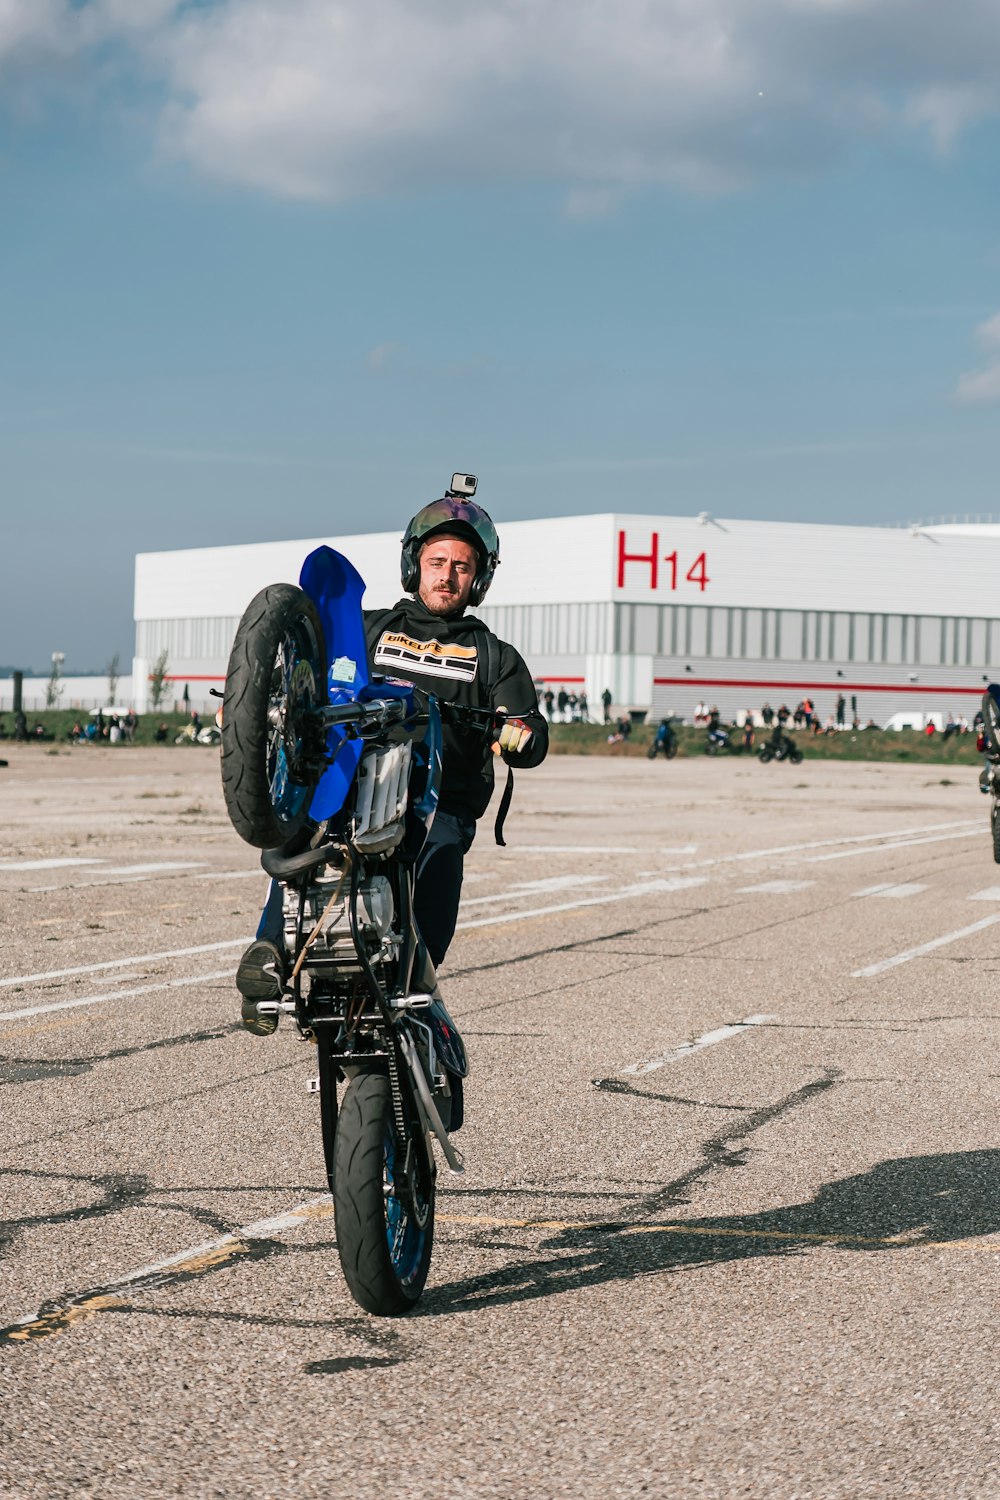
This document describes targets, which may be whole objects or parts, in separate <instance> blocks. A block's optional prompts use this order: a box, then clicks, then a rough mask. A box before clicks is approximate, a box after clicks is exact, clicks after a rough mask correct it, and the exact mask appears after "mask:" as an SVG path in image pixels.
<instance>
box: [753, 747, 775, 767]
mask: <svg viewBox="0 0 1000 1500" xmlns="http://www.w3.org/2000/svg"><path fill="white" fill-rule="evenodd" d="M757 759H758V760H759V761H760V762H761V764H762V765H765V766H766V765H767V763H768V761H769V760H773V759H774V751H773V750H772V749H771V747H770V745H763V746H762V747H761V749H760V750H758V751H757Z"/></svg>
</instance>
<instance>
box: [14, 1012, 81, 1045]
mask: <svg viewBox="0 0 1000 1500" xmlns="http://www.w3.org/2000/svg"><path fill="white" fill-rule="evenodd" d="M93 1020H94V1017H93V1016H74V1018H73V1020H72V1021H46V1022H45V1023H44V1025H41V1026H18V1027H17V1028H16V1029H15V1030H14V1031H5V1032H3V1039H4V1041H6V1040H7V1038H8V1037H9V1036H35V1035H37V1033H38V1032H39V1031H59V1030H60V1029H61V1028H62V1027H63V1026H86V1024H87V1022H88V1021H93Z"/></svg>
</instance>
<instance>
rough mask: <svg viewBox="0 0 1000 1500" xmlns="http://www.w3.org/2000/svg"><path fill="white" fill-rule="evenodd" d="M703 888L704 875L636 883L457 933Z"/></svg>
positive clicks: (480, 921) (480, 922)
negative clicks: (615, 902) (616, 902)
mask: <svg viewBox="0 0 1000 1500" xmlns="http://www.w3.org/2000/svg"><path fill="white" fill-rule="evenodd" d="M707 884H708V876H707V875H705V876H701V877H697V876H691V877H690V878H688V879H686V880H685V879H680V878H675V879H670V880H645V881H639V882H637V883H636V884H635V885H626V886H623V887H622V889H621V890H617V891H607V892H605V894H604V895H603V896H582V897H581V898H580V900H579V901H562V902H560V903H559V905H558V906H533V907H531V908H530V910H528V911H511V912H503V913H501V914H500V915H499V916H496V917H477V918H476V919H475V920H474V921H472V922H459V924H458V930H459V931H463V930H468V929H469V928H470V927H498V926H500V925H501V924H502V923H506V922H527V921H528V920H529V918H531V917H547V916H551V915H554V914H555V913H556V912H561V911H575V910H576V909H577V908H578V907H582V906H606V905H607V904H608V903H609V902H612V901H630V900H634V899H635V898H636V897H637V896H658V895H668V894H669V893H670V892H672V891H687V890H692V889H693V888H694V887H695V886H698V885H707ZM470 904H471V903H470Z"/></svg>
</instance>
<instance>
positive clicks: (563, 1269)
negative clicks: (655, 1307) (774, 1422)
mask: <svg viewBox="0 0 1000 1500" xmlns="http://www.w3.org/2000/svg"><path fill="white" fill-rule="evenodd" d="M998 1231H1000V1151H962V1152H953V1153H949V1154H947V1155H941V1156H904V1157H897V1158H895V1159H894V1160H891V1161H884V1162H879V1164H878V1165H877V1166H875V1167H873V1168H872V1169H871V1171H869V1172H863V1173H861V1174H860V1175H859V1176H857V1177H845V1178H842V1179H840V1180H839V1181H837V1182H830V1183H826V1184H825V1185H824V1186H823V1187H821V1188H820V1190H819V1191H818V1192H817V1193H816V1195H815V1197H813V1198H811V1199H810V1200H809V1201H808V1203H796V1204H792V1205H791V1206H790V1207H787V1208H777V1209H770V1210H768V1211H766V1212H764V1213H758V1214H745V1215H737V1216H734V1217H729V1218H707V1219H684V1220H678V1219H674V1220H672V1221H670V1222H668V1223H660V1224H642V1223H606V1224H583V1225H580V1226H579V1227H578V1228H577V1227H571V1228H567V1229H562V1230H560V1231H559V1233H558V1234H556V1235H553V1236H552V1237H551V1238H549V1239H546V1240H544V1241H543V1242H542V1245H541V1246H540V1250H541V1251H542V1252H544V1253H543V1254H536V1257H535V1258H534V1259H531V1260H527V1261H520V1262H518V1263H517V1264H515V1265H508V1266H506V1267H504V1269H503V1270H499V1271H494V1272H490V1273H489V1274H487V1275H483V1276H470V1277H468V1278H466V1279H465V1280H462V1281H453V1282H448V1283H446V1284H445V1285H443V1286H437V1287H434V1288H433V1290H431V1291H428V1292H427V1293H425V1296H424V1300H423V1302H422V1303H421V1306H420V1308H419V1309H418V1312H417V1316H421V1315H423V1316H430V1317H433V1316H435V1315H436V1316H440V1315H442V1314H446V1313H454V1312H464V1311H471V1310H473V1309H474V1308H481V1307H491V1306H493V1307H497V1306H503V1305H504V1304H507V1303H513V1302H526V1301H531V1300H533V1299H535V1298H538V1297H551V1296H555V1295H557V1294H559V1293H561V1292H569V1291H575V1290H576V1289H577V1288H580V1287H592V1286H601V1285H605V1284H607V1283H610V1282H616V1281H623V1282H624V1281H632V1280H634V1279H636V1278H638V1277H641V1276H653V1275H660V1274H663V1273H665V1272H668V1271H681V1270H684V1269H685V1268H686V1267H689V1266H705V1265H712V1264H720V1263H725V1262H727V1261H737V1260H752V1259H755V1258H757V1257H763V1256H787V1255H801V1254H803V1253H804V1252H805V1251H807V1250H812V1249H816V1248H817V1247H818V1246H820V1245H834V1246H836V1247H837V1248H839V1249H842V1250H847V1251H852V1252H859V1251H860V1252H863V1253H867V1254H871V1253H873V1252H878V1253H880V1254H899V1253H900V1252H902V1251H906V1250H910V1249H913V1248H915V1247H917V1246H920V1245H930V1244H950V1243H954V1242H956V1241H959V1240H966V1239H974V1238H975V1237H976V1236H978V1235H987V1234H996V1233H997V1232H998ZM479 1243H480V1244H482V1245H483V1246H485V1247H487V1248H488V1246H489V1243H490V1241H489V1238H488V1237H487V1238H484V1239H482V1240H480V1242H479ZM503 1244H504V1248H506V1249H507V1250H509V1249H510V1245H509V1243H508V1242H507V1241H503ZM500 1245H501V1239H500V1236H499V1234H498V1238H497V1247H498V1248H500Z"/></svg>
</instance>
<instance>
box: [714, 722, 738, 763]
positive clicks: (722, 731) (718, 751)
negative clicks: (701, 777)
mask: <svg viewBox="0 0 1000 1500" xmlns="http://www.w3.org/2000/svg"><path fill="white" fill-rule="evenodd" d="M742 748H743V747H742V745H737V744H735V743H734V741H733V737H732V735H731V734H730V733H729V730H728V729H726V728H725V727H724V726H723V725H722V724H716V725H714V726H712V727H710V728H709V730H708V733H707V734H706V736H705V754H706V755H722V754H725V753H728V754H729V755H739V754H740V752H741V750H742Z"/></svg>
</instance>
